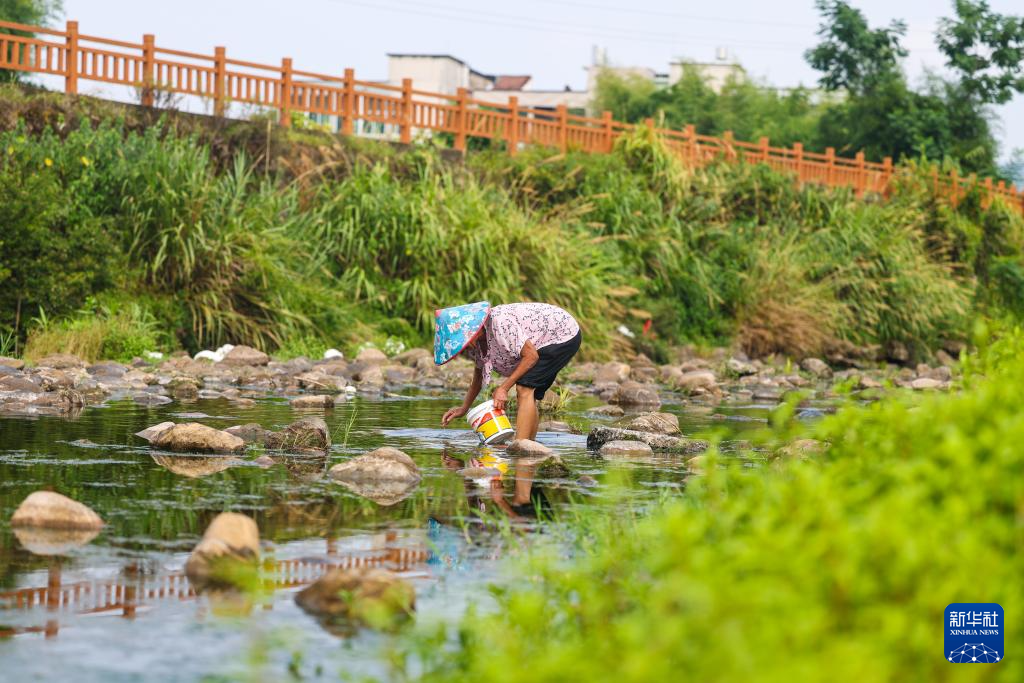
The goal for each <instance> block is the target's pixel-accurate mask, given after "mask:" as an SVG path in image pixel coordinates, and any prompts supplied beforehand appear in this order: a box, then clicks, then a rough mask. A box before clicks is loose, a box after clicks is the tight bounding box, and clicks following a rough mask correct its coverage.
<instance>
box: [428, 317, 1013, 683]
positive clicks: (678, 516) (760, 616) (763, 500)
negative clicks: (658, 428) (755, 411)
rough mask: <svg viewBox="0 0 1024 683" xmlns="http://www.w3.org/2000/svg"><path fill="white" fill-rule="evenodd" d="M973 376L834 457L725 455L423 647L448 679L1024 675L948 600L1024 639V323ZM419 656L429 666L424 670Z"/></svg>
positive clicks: (893, 403) (841, 424)
mask: <svg viewBox="0 0 1024 683" xmlns="http://www.w3.org/2000/svg"><path fill="white" fill-rule="evenodd" d="M967 368H968V377H967V379H966V381H965V383H966V389H965V390H964V392H963V393H962V394H957V395H934V396H931V397H928V398H925V399H920V400H916V401H911V400H910V399H908V398H906V397H902V398H893V399H890V400H886V401H883V402H881V403H878V404H875V405H873V406H870V407H864V408H857V407H851V408H847V409H845V410H842V411H840V412H839V413H838V414H837V415H835V416H834V417H831V418H829V419H827V420H825V421H824V422H823V423H822V424H821V425H820V426H819V427H818V428H817V430H816V436H817V437H818V438H822V439H827V440H829V441H830V442H831V443H832V447H831V449H830V450H829V451H828V452H827V454H826V455H824V456H822V457H821V459H820V460H815V461H809V462H800V461H795V462H789V463H786V464H783V465H779V466H777V467H766V468H763V469H760V470H750V469H748V468H742V467H735V466H734V467H723V468H721V469H712V470H711V471H710V472H709V473H708V474H707V475H705V476H701V477H698V478H695V479H692V480H691V482H690V484H689V486H688V487H687V490H686V493H685V494H684V495H683V496H682V497H681V498H680V499H674V500H672V501H670V502H667V503H665V504H664V506H663V507H662V508H661V509H659V510H658V511H656V512H655V513H654V514H653V515H651V516H650V517H648V518H645V519H642V520H640V521H637V520H635V519H630V518H628V517H626V516H624V515H623V514H622V512H621V510H617V509H612V510H609V511H608V512H607V513H606V514H603V515H600V516H598V517H597V518H595V519H590V520H586V521H587V523H586V524H584V525H582V527H581V528H580V529H579V530H578V531H579V535H578V538H577V543H576V546H575V547H576V553H575V555H574V556H573V557H571V558H569V559H566V558H565V557H564V556H559V555H557V554H551V555H540V556H539V557H537V558H535V560H534V562H533V563H532V564H530V565H529V566H528V567H525V568H524V569H523V576H524V577H528V580H524V582H523V583H522V584H520V585H519V586H518V587H516V588H513V589H511V590H509V591H508V592H505V593H499V595H498V609H497V610H495V611H494V612H492V613H487V614H484V615H472V614H471V615H469V616H467V617H466V618H465V620H464V622H463V623H462V624H461V625H460V627H459V629H458V638H457V641H456V642H455V643H454V644H452V641H451V640H449V641H448V647H447V648H446V647H445V646H443V645H442V643H443V642H444V641H445V636H444V635H443V634H441V635H438V636H437V639H436V640H434V639H430V638H428V639H427V641H424V642H423V643H421V644H423V645H424V647H422V648H421V649H417V654H418V657H424V658H425V659H426V674H425V675H424V676H423V678H424V679H425V680H438V681H442V680H443V681H481V680H486V681H513V680H515V681H519V680H524V679H528V680H535V681H565V680H573V681H577V680H578V681H670V680H682V679H685V680H703V681H740V680H758V681H806V680H831V681H918V680H919V681H937V680H950V679H953V678H954V677H955V678H956V679H957V680H994V679H995V677H997V678H998V679H999V680H1008V681H1009V680H1019V679H1020V678H1021V677H1022V676H1024V665H1022V663H1021V659H1020V658H1016V657H1012V656H1008V657H1007V658H1006V659H1005V660H1004V661H1003V662H1001V663H999V664H998V665H994V666H985V667H981V666H979V667H976V668H970V667H958V666H953V665H950V664H949V663H947V662H946V660H945V659H944V658H943V641H942V632H943V623H942V618H943V608H944V607H945V606H946V605H947V604H948V603H950V602H959V601H967V602H971V601H977V602H988V601H991V602H998V603H1000V604H1001V605H1002V606H1003V607H1004V608H1005V610H1006V615H1007V622H1006V634H1007V637H1006V649H1007V652H1017V651H1019V650H1020V648H1021V646H1022V644H1024V638H1022V637H1021V634H1022V633H1024V630H1022V629H1024V583H1022V582H1021V581H1020V577H1021V575H1022V573H1024V556H1022V555H1021V552H1020V549H1021V548H1022V547H1024V527H1022V525H1021V521H1020V520H1021V511H1022V510H1024V487H1021V486H1020V481H1021V477H1022V476H1024V453H1022V451H1021V449H1020V443H1021V440H1022V439H1024V414H1022V413H1021V411H1020V405H1021V403H1022V402H1024V334H1022V333H1021V331H1020V330H1017V331H1015V332H1014V333H1013V334H1012V335H1009V336H1008V338H1006V339H1003V340H1002V341H1000V342H998V343H996V344H995V345H994V346H993V347H992V348H990V349H989V350H988V351H987V353H986V354H985V355H984V356H982V357H981V358H979V359H972V360H971V361H969V362H968V364H967ZM417 666H418V665H417Z"/></svg>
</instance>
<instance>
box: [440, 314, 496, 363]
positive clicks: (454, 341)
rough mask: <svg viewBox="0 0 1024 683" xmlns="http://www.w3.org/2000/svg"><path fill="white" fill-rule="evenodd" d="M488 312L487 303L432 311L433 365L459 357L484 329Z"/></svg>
mask: <svg viewBox="0 0 1024 683" xmlns="http://www.w3.org/2000/svg"><path fill="white" fill-rule="evenodd" d="M490 311H491V304H490V302H487V301H478V302H476V303H475V304H465V305H464V306H453V307H452V308H441V309H438V310H436V311H434V316H435V319H436V323H435V326H434V363H436V364H437V365H444V364H445V363H447V362H448V361H450V360H451V359H452V358H455V356H457V355H459V353H460V352H461V351H462V350H463V349H464V348H466V345H467V344H469V343H470V342H471V341H473V340H474V339H476V337H477V335H479V334H480V331H481V330H482V329H484V323H485V322H487V315H488V314H489V313H490Z"/></svg>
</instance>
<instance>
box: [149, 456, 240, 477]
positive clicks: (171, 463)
mask: <svg viewBox="0 0 1024 683" xmlns="http://www.w3.org/2000/svg"><path fill="white" fill-rule="evenodd" d="M152 458H153V462H155V463H156V464H157V465H160V467H163V468H164V469H165V470H167V471H169V472H173V473H174V474H178V475H181V476H183V477H189V478H190V479H198V478H199V477H208V476H210V475H211V474H217V473H218V472H223V471H224V470H226V469H227V468H229V467H233V466H235V465H238V464H239V463H240V462H241V461H240V460H239V459H238V458H236V457H234V456H217V455H166V454H164V455H157V454H155V453H154V454H153V455H152Z"/></svg>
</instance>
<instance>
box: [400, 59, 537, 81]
mask: <svg viewBox="0 0 1024 683" xmlns="http://www.w3.org/2000/svg"><path fill="white" fill-rule="evenodd" d="M387 56H388V57H399V58H402V57H411V58H414V59H450V60H452V61H453V62H455V63H456V64H459V65H461V66H464V67H466V68H467V69H469V72H470V73H471V74H473V75H475V76H479V77H480V78H486V79H487V80H489V81H493V80H494V79H495V76H492V75H490V74H485V73H483V72H482V71H477V70H476V69H474V68H473V67H471V66H470V65H469V64H467V63H466V62H465V61H463V60H461V59H459V58H458V57H455V56H452V55H447V54H441V53H436V54H435V53H429V52H389V53H387ZM527 78H529V76H527Z"/></svg>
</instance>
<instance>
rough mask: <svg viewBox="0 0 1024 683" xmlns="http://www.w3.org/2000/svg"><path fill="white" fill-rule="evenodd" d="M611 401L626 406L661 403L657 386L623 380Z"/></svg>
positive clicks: (656, 404) (658, 404) (656, 405)
mask: <svg viewBox="0 0 1024 683" xmlns="http://www.w3.org/2000/svg"><path fill="white" fill-rule="evenodd" d="M610 402H611V403H618V404H619V405H627V406H653V407H658V406H660V405H661V398H660V397H659V396H658V388H657V387H655V386H652V385H649V384H640V383H639V382H625V383H623V384H620V385H619V388H618V389H617V390H616V392H615V395H614V396H613V397H612V398H611V400H610Z"/></svg>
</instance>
